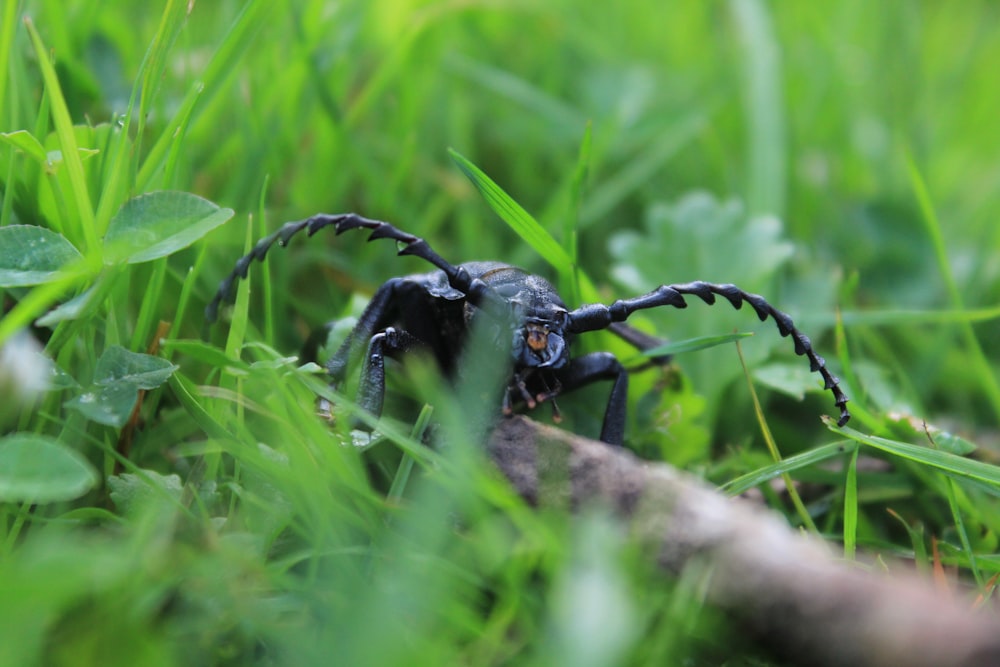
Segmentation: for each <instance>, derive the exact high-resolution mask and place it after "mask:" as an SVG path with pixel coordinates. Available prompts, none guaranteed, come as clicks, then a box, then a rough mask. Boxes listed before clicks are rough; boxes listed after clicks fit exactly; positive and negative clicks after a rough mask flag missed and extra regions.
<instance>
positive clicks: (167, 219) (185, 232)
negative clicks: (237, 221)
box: [104, 192, 233, 264]
mask: <svg viewBox="0 0 1000 667" xmlns="http://www.w3.org/2000/svg"><path fill="white" fill-rule="evenodd" d="M231 217H233V210H232V209H229V208H219V207H218V206H216V205H215V204H213V203H212V202H210V201H208V200H207V199H203V198H201V197H198V196H197V195H193V194H190V193H187V192H151V193H149V194H145V195H141V196H139V197H135V198H133V199H130V200H129V201H127V202H125V205H124V206H122V208H121V209H120V210H119V211H118V213H117V214H116V215H115V217H114V218H112V219H111V223H110V224H109V225H108V232H107V234H106V235H105V237H104V260H105V262H106V263H108V264H115V263H118V262H125V263H128V264H138V263H140V262H149V261H151V260H154V259H159V258H160V257H166V256H167V255H170V254H172V253H175V252H177V251H178V250H181V249H182V248H186V247H187V246H189V245H191V244H192V243H194V242H195V241H197V240H198V239H200V238H202V237H203V236H205V235H206V234H208V233H209V232H210V231H212V230H213V229H215V228H216V227H218V226H219V225H221V224H223V223H224V222H226V221H227V220H229V218H231Z"/></svg>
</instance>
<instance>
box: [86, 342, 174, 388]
mask: <svg viewBox="0 0 1000 667" xmlns="http://www.w3.org/2000/svg"><path fill="white" fill-rule="evenodd" d="M177 368H178V367H177V366H175V365H174V364H172V363H170V362H169V361H167V360H166V359H161V358H160V357H154V356H153V355H151V354H143V353H141V352H130V351H128V350H126V349H125V348H124V347H121V346H120V345H112V346H110V347H109V348H108V349H106V350H105V351H104V354H102V355H101V358H100V359H98V360H97V368H96V369H95V370H94V384H98V385H107V384H114V383H119V382H124V383H127V384H131V385H134V386H135V387H136V388H137V389H155V388H156V387H159V386H160V385H161V384H163V383H164V382H166V381H167V379H168V378H169V377H170V376H171V375H172V374H173V372H174V371H175V370H177Z"/></svg>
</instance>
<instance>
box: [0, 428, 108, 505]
mask: <svg viewBox="0 0 1000 667" xmlns="http://www.w3.org/2000/svg"><path fill="white" fill-rule="evenodd" d="M97 481H98V475H97V471H96V470H94V468H93V466H91V465H90V463H89V462H88V461H87V459H85V458H84V457H83V456H81V455H80V454H79V453H77V452H75V451H73V450H72V449H70V448H69V447H67V446H65V445H63V444H62V443H60V442H59V441H58V440H55V439H54V438H50V437H47V436H44V435H38V434H37V433H17V434H15V435H11V436H7V437H6V438H0V502H30V503H51V502H58V501H65V500H72V499H74V498H79V497H80V496H82V495H83V494H84V493H86V492H87V491H89V490H90V489H92V488H93V487H94V485H95V484H97Z"/></svg>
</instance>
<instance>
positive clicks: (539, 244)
mask: <svg viewBox="0 0 1000 667" xmlns="http://www.w3.org/2000/svg"><path fill="white" fill-rule="evenodd" d="M448 154H449V155H451V158H452V159H453V160H454V161H455V164H457V165H458V168H459V169H461V170H462V173H464V174H465V175H466V176H467V177H468V178H469V180H470V181H472V184H473V185H475V186H476V188H477V189H478V190H479V192H480V194H482V195H483V199H485V200H486V203H487V204H489V205H490V208H492V209H493V211H494V212H495V213H496V214H497V215H499V216H500V218H501V219H502V220H503V221H504V222H506V223H507V225H508V226H509V227H510V228H511V229H513V230H514V231H515V232H516V233H517V235H518V236H520V237H521V238H522V239H524V241H525V243H527V244H528V245H530V246H531V247H532V248H533V249H534V250H535V252H537V253H538V254H539V255H541V256H542V258H543V259H545V261H547V262H548V263H549V264H551V265H552V266H553V267H554V268H555V270H556V271H558V272H559V273H560V274H561V275H565V276H571V275H572V272H573V260H572V259H570V256H569V254H568V253H567V252H566V251H565V250H564V249H563V247H562V246H561V245H559V243H558V242H557V241H556V240H555V239H554V238H552V235H551V234H549V233H548V232H547V231H546V230H545V228H544V227H542V226H541V225H540V224H539V223H538V221H537V220H535V218H534V217H532V215H531V214H530V213H528V212H527V211H526V210H524V208H522V207H521V205H520V204H518V203H517V202H516V201H514V200H513V199H512V198H511V196H510V195H508V194H507V193H506V192H504V190H503V188H501V187H500V186H499V185H497V184H496V183H495V182H493V179H491V178H490V177H489V176H487V175H486V174H485V173H483V171H482V170H481V169H479V167H477V166H476V165H474V164H472V162H470V161H469V160H468V159H467V158H465V157H464V156H462V155H461V154H460V153H458V151H455V150H453V149H449V150H448Z"/></svg>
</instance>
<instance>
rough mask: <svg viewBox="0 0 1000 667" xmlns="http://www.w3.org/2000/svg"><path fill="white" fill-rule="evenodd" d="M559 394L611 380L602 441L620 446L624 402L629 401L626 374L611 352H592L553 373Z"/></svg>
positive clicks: (623, 422) (622, 433)
mask: <svg viewBox="0 0 1000 667" xmlns="http://www.w3.org/2000/svg"><path fill="white" fill-rule="evenodd" d="M556 379H557V380H559V382H561V383H562V391H564V392H566V391H572V390H574V389H576V388H578V387H583V386H584V385H588V384H590V383H592V382H597V381H598V380H613V381H614V384H613V385H612V386H611V395H610V396H608V405H607V407H606V408H605V410H604V423H603V425H602V426H601V440H602V441H603V442H606V443H608V444H609V445H621V444H622V442H623V441H624V439H625V399H626V398H627V397H628V373H627V372H626V370H625V367H624V366H622V364H621V362H620V361H618V359H616V358H615V355H613V354H611V353H610V352H592V353H590V354H585V355H583V356H582V357H576V358H575V359H572V360H571V361H570V362H569V364H568V365H567V366H566V367H565V368H562V369H560V370H559V371H557V372H556Z"/></svg>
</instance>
